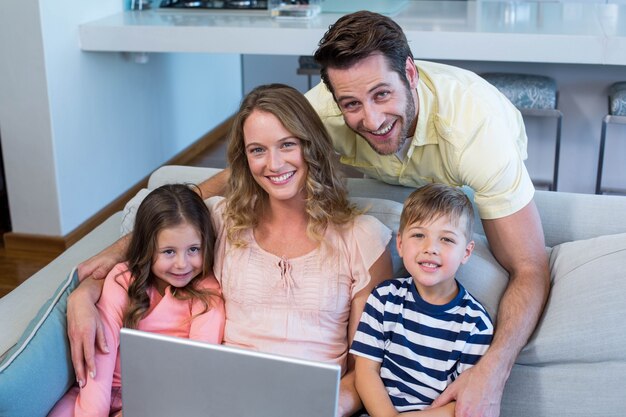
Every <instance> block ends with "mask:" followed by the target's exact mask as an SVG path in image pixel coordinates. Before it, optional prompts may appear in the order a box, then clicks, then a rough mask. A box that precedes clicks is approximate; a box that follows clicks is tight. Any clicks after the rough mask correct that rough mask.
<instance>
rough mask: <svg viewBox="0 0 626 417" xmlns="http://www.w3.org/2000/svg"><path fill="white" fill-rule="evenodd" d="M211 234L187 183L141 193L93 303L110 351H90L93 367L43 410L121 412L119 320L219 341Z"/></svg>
mask: <svg viewBox="0 0 626 417" xmlns="http://www.w3.org/2000/svg"><path fill="white" fill-rule="evenodd" d="M213 241H214V235H213V230H212V227H211V221H210V218H209V212H208V210H207V208H206V206H205V205H204V202H203V201H202V199H201V198H200V197H199V196H198V194H196V193H195V192H194V191H193V190H191V189H190V188H188V187H187V186H185V185H182V184H176V185H165V186H162V187H160V188H157V189H156V190H154V191H153V192H152V193H150V194H149V195H148V196H147V197H146V199H145V200H144V201H143V202H142V203H141V205H140V206H139V209H138V210H137V217H136V220H135V230H134V232H133V235H132V239H131V241H130V245H129V247H128V251H127V259H128V261H127V262H125V263H120V264H118V265H116V266H115V267H114V268H113V270H111V272H110V273H109V274H108V276H107V278H106V279H105V282H104V288H103V291H102V296H101V297H100V300H99V301H98V304H97V307H98V311H99V313H100V316H101V318H102V321H103V324H104V326H103V329H104V335H105V337H106V338H107V340H108V341H109V346H113V347H115V349H116V352H117V354H113V353H109V354H104V353H97V354H96V358H95V361H96V364H97V368H96V369H97V370H98V372H97V375H93V374H92V375H90V378H89V382H88V383H85V381H78V384H77V386H75V387H73V388H72V389H70V391H69V392H68V393H67V394H66V395H65V396H64V397H63V398H62V399H61V400H60V401H59V402H58V403H57V405H56V406H55V408H54V409H53V410H52V412H51V413H50V414H49V416H53V417H61V416H82V415H87V414H88V415H98V416H108V415H109V414H112V415H121V408H122V399H121V380H120V375H121V374H120V358H119V334H120V328H121V327H122V326H124V327H128V328H135V329H139V330H144V331H148V332H155V333H161V334H166V335H170V336H177V337H185V338H191V339H196V340H202V341H206V342H210V343H221V341H222V336H223V330H224V320H225V318H224V306H223V303H222V299H221V293H220V290H219V285H218V283H217V281H216V280H215V278H214V277H213V275H212V273H211V272H210V271H211V268H212V266H213Z"/></svg>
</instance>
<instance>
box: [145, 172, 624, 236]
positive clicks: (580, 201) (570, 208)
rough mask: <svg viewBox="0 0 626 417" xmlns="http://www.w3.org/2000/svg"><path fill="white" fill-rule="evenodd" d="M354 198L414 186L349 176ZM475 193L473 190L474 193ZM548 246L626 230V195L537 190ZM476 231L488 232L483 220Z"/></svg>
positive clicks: (161, 179)
mask: <svg viewBox="0 0 626 417" xmlns="http://www.w3.org/2000/svg"><path fill="white" fill-rule="evenodd" d="M219 171H221V170H220V169H217V168H200V167H183V166H165V167H162V168H159V169H158V170H156V171H155V172H154V173H153V174H152V175H151V176H150V181H149V184H148V188H149V189H153V188H156V187H158V186H159V185H162V184H165V183H167V182H172V181H175V180H178V181H182V182H201V181H203V180H204V179H206V178H209V177H211V176H212V175H215V174H216V173H218V172H219ZM348 189H349V190H350V196H351V197H362V198H379V199H385V200H392V201H396V202H399V203H403V202H404V200H405V198H406V197H407V196H408V195H409V194H410V193H411V192H412V191H413V188H409V187H402V186H398V185H390V184H385V183H383V182H380V181H377V180H374V179H369V178H349V179H348ZM470 194H471V193H470ZM535 202H536V204H537V208H538V210H539V214H540V216H541V223H542V224H543V231H544V235H545V238H546V246H548V247H552V246H555V245H558V244H561V243H564V242H572V241H575V240H581V239H589V238H592V237H597V236H602V235H609V234H615V233H624V232H626V197H624V196H610V195H595V194H577V193H565V192H561V191H559V192H553V191H542V190H537V191H536V192H535ZM476 233H480V234H484V231H483V229H482V224H481V222H480V221H477V222H476Z"/></svg>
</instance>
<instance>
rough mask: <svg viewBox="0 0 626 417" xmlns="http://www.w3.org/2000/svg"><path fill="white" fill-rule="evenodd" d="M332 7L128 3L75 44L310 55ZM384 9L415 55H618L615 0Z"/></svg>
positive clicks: (625, 21)
mask: <svg viewBox="0 0 626 417" xmlns="http://www.w3.org/2000/svg"><path fill="white" fill-rule="evenodd" d="M157 1H158V0H155V2H157ZM340 16H341V15H340V14H332V13H321V14H320V15H318V16H317V17H315V18H313V19H311V20H303V21H277V20H274V19H272V18H271V17H269V15H268V13H267V12H266V11H208V10H197V11H192V10H176V11H174V10H167V9H153V10H147V11H127V12H123V13H119V14H115V15H112V16H109V17H106V18H103V19H100V20H96V21H93V22H88V23H85V24H83V25H80V28H79V31H80V47H81V49H82V50H84V51H101V52H104V51H109V52H111V51H126V52H199V53H238V54H239V53H241V54H272V55H276V54H282V55H311V54H312V53H313V52H314V50H315V48H316V46H317V42H318V41H319V39H320V38H321V37H322V35H323V34H324V32H325V31H326V29H327V28H328V26H329V25H330V24H332V23H334V22H335V21H336V20H337V19H338V18H339V17H340ZM392 17H393V19H394V20H396V21H397V22H398V23H399V24H400V25H401V26H402V27H403V29H404V31H405V33H406V34H407V37H408V39H409V42H410V43H411V46H412V49H413V53H414V55H415V56H416V57H419V58H420V59H448V60H472V61H502V62H546V63H568V64H569V63H579V64H613V65H626V4H624V2H621V1H620V2H619V3H610V4H606V3H596V2H590V1H586V2H572V1H565V2H554V1H553V2H539V1H515V2H512V1H499V0H497V1H408V2H407V4H406V5H405V6H404V7H403V8H402V9H401V10H400V11H399V12H397V13H395V14H393V15H392Z"/></svg>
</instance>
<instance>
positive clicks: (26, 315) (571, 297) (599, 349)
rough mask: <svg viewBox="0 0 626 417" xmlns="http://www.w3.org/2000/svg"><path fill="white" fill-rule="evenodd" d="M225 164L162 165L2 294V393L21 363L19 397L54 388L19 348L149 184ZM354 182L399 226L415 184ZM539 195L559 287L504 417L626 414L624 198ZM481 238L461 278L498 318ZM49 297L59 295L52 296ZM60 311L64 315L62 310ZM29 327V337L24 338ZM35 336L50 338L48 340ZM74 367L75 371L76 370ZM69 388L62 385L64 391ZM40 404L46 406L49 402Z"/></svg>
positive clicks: (199, 174) (509, 393) (374, 208)
mask: <svg viewBox="0 0 626 417" xmlns="http://www.w3.org/2000/svg"><path fill="white" fill-rule="evenodd" d="M217 171H218V170H215V169H211V168H192V167H180V166H166V167H162V168H160V169H158V170H157V171H155V172H154V173H153V174H152V176H151V177H150V181H149V185H148V189H146V190H142V192H140V193H139V194H138V195H137V197H136V198H134V199H133V200H132V201H131V202H129V204H128V205H127V208H126V210H125V211H124V212H119V213H116V214H115V215H114V216H112V217H111V218H109V219H108V220H107V221H105V222H104V223H103V224H102V225H100V226H99V227H98V228H96V229H95V230H93V231H92V232H91V233H89V234H88V235H87V236H85V237H84V238H83V239H82V240H80V241H79V242H78V243H76V244H75V245H73V246H72V247H71V248H69V249H68V250H66V251H65V252H64V253H63V254H62V255H61V256H59V257H58V258H57V259H55V260H54V261H53V262H52V263H50V264H49V265H48V266H46V267H45V268H44V269H43V270H41V271H39V272H38V273H36V274H35V275H33V276H32V277H31V278H30V279H28V280H27V281H25V282H24V283H23V284H22V285H20V286H19V287H18V288H17V289H15V290H14V291H12V292H11V293H9V294H8V295H6V296H5V297H3V298H2V299H0V317H1V318H2V320H1V321H0V355H3V356H2V361H3V362H2V363H1V365H2V366H1V367H0V387H2V390H0V391H3V390H5V388H6V387H8V386H9V385H8V384H9V383H11V384H18V383H14V382H12V381H13V380H9V379H8V378H9V377H11V378H13V377H12V376H8V375H9V374H10V371H16V369H12V368H18V366H19V373H20V378H22V379H25V380H26V381H28V382H29V383H30V384H31V386H32V388H31V389H30V390H29V391H26V392H25V393H24V392H21V393H19V392H18V393H17V394H12V395H14V396H15V395H16V396H18V397H20V396H21V397H22V398H21V400H27V401H31V402H36V400H37V399H38V397H40V396H42V392H41V391H39V390H38V388H37V385H36V384H37V383H40V384H42V386H44V387H47V390H48V391H49V390H51V389H52V388H54V385H58V384H55V383H53V382H51V381H50V380H44V381H39V380H37V378H38V375H39V374H41V369H42V368H41V367H39V369H33V370H29V369H26V370H24V369H22V368H27V364H26V365H25V364H22V365H16V363H18V362H19V359H20V355H22V356H24V353H21V351H28V349H34V348H32V347H31V346H27V345H28V344H29V343H30V344H31V345H32V344H34V343H35V342H34V341H33V340H36V338H35V337H36V332H37V325H38V324H37V323H39V324H40V323H42V320H45V319H46V314H48V313H49V311H50V310H53V309H54V305H55V303H57V301H58V300H59V299H61V300H62V299H63V296H62V295H60V294H62V293H60V292H59V287H60V285H61V286H62V285H63V282H66V287H63V289H64V290H65V291H66V292H67V291H69V290H70V289H71V288H72V287H73V286H74V285H75V278H74V279H73V280H72V279H71V278H70V279H68V273H70V271H71V270H72V268H73V267H74V266H75V265H76V264H78V263H79V262H80V261H82V260H84V259H86V258H88V257H89V256H91V255H93V254H95V253H96V252H98V251H99V250H101V249H102V248H104V247H106V246H107V245H109V244H110V243H112V242H113V241H114V240H115V239H117V237H119V235H120V231H121V230H124V229H126V228H128V226H129V223H130V222H131V219H132V211H133V209H134V208H136V205H137V204H138V202H139V200H141V198H143V196H145V194H147V192H149V190H150V189H153V188H155V187H157V186H159V185H161V184H163V183H168V182H200V181H201V180H203V179H205V178H207V177H209V176H211V175H213V174H214V173H215V172H217ZM349 189H350V193H351V196H352V197H353V198H354V201H355V202H356V203H357V204H359V205H363V206H367V207H369V210H370V214H373V215H375V216H377V217H378V218H380V219H381V220H382V221H383V222H384V223H385V224H387V225H388V226H389V227H391V228H392V229H394V230H397V227H398V221H399V215H400V210H401V208H402V205H401V202H402V201H403V200H404V198H405V197H406V195H408V193H410V192H411V189H407V188H404V187H397V186H390V185H386V184H382V183H380V182H378V181H375V180H371V179H350V180H349ZM535 201H536V202H537V205H538V207H539V211H540V214H541V218H542V223H543V228H544V232H545V235H546V245H547V248H546V251H547V252H548V253H549V255H550V266H551V280H552V289H551V294H550V298H549V301H548V304H547V307H546V309H545V312H544V314H543V316H542V318H541V320H540V323H539V326H538V327H537V330H536V331H535V333H534V334H533V336H532V337H531V339H530V341H529V343H528V344H527V346H526V347H525V348H524V349H523V351H522V353H521V354H520V356H519V357H518V359H517V362H516V364H515V366H514V368H513V372H512V374H511V377H510V378H509V380H508V382H507V385H506V388H505V392H504V397H503V403H502V413H501V415H502V416H503V417H513V416H515V417H518V416H519V417H521V416H535V417H541V416H545V417H548V416H550V417H551V416H581V417H583V416H584V417H589V416H603V417H606V416H623V415H625V414H626V411H624V407H623V400H624V399H625V398H626V348H625V346H626V197H618V196H596V195H583V194H571V193H561V192H559V193H554V192H547V191H537V193H536V197H535ZM475 240H476V249H475V251H474V254H473V256H472V259H471V260H470V262H469V263H468V264H467V265H464V266H463V268H462V269H461V271H460V272H459V280H461V281H462V282H463V284H464V285H465V286H466V287H467V288H468V289H469V291H470V292H472V293H473V294H474V295H475V296H476V297H477V298H478V299H480V300H481V301H482V302H483V303H484V304H485V306H486V307H487V309H488V310H489V312H490V314H492V317H493V318H495V319H496V322H497V317H496V311H497V306H498V302H499V299H500V296H501V294H502V291H504V288H505V287H506V285H507V281H508V277H507V274H506V273H505V271H504V270H503V269H502V268H501V267H500V265H499V264H498V263H497V262H496V261H495V259H494V258H493V256H492V255H491V253H490V251H489V248H488V245H487V241H486V239H485V238H484V236H482V229H481V227H480V222H478V230H477V233H476V235H475ZM394 266H395V267H396V268H397V269H398V270H400V267H401V263H400V260H399V258H397V256H396V255H395V254H394ZM70 276H71V274H70ZM55 294H56V297H55ZM51 297H52V298H54V299H53V300H49V299H50V298H51ZM46 302H47V303H46ZM42 305H46V306H47V307H46V309H45V310H46V311H43V312H42V311H41V310H44V309H41V308H40V307H41V306H42ZM59 310H60V311H61V313H63V310H62V308H60V309H59ZM42 315H43V319H42ZM34 318H35V319H34ZM34 321H37V323H35V324H34ZM60 321H61V322H62V320H60ZM33 329H34V330H33ZM63 330H64V329H63ZM29 332H30V336H29V337H25V336H24V334H25V333H26V334H28V333H29ZM40 333H41V334H43V335H44V336H42V335H40V337H49V336H45V333H43V332H40ZM33 338H35V339H33ZM36 343H37V344H38V345H45V344H46V343H48V341H47V340H44V341H42V340H39V341H37V342H36ZM55 343H57V344H58V343H61V344H62V343H63V342H62V341H61V342H55ZM16 344H17V346H16ZM50 344H52V342H50ZM20 345H21V347H20ZM25 346H26V347H25ZM18 348H20V349H21V351H20V349H18ZM66 354H67V352H66ZM26 358H30V356H28V357H26ZM22 359H23V360H24V361H31V362H32V361H36V360H38V359H24V358H22ZM48 360H49V362H52V361H53V359H52V358H48ZM11 361H13V363H10V362H11ZM7 362H8V363H7ZM33 366H35V365H33ZM67 373H69V374H70V375H69V376H70V377H71V369H69V370H68V371H67ZM67 376H68V375H65V376H64V377H63V378H67ZM63 389H65V388H64V387H60V388H59V390H60V392H62V390H63ZM7 395H8V394H7ZM57 395H58V394H57V393H56V392H55V393H53V394H50V396H51V397H53V398H54V397H56V396H57ZM13 399H14V400H16V398H14V397H13ZM6 401H7V400H6V399H3V398H2V395H1V394H0V415H2V416H7V417H13V416H18V415H20V412H21V411H11V409H10V407H7V406H6V404H5V402H6ZM41 407H43V408H44V409H45V407H47V405H42V406H41ZM30 413H31V414H28V415H30V416H32V415H37V414H38V413H41V411H31V412H30ZM24 415H26V414H24ZM42 415H45V413H43V414H42Z"/></svg>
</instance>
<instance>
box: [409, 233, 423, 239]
mask: <svg viewBox="0 0 626 417" xmlns="http://www.w3.org/2000/svg"><path fill="white" fill-rule="evenodd" d="M411 237H415V238H418V239H421V238H423V237H424V234H423V233H413V234H412V235H411Z"/></svg>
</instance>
